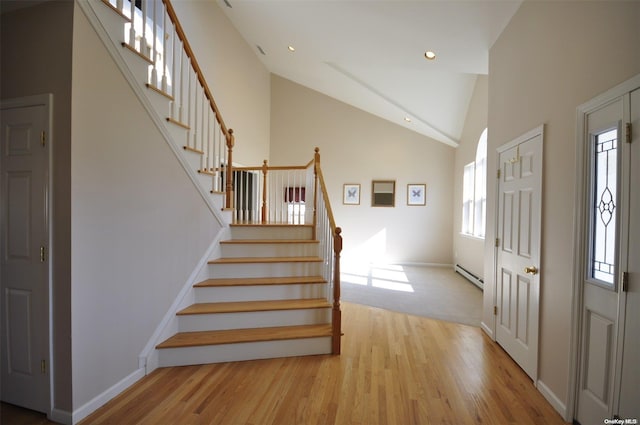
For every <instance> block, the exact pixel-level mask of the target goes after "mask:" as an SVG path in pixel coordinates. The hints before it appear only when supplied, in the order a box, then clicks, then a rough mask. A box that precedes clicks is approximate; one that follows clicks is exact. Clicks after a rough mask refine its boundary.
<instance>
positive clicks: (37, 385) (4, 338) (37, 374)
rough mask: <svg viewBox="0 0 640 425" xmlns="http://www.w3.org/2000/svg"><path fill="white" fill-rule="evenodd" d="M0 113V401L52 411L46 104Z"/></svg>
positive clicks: (22, 106)
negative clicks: (0, 206) (0, 382)
mask: <svg viewBox="0 0 640 425" xmlns="http://www.w3.org/2000/svg"><path fill="white" fill-rule="evenodd" d="M28 103H29V102H27V104H25V105H21V106H20V107H13V106H15V105H12V107H7V104H6V103H3V105H2V109H1V115H0V125H1V134H0V151H1V152H0V172H1V175H2V178H1V184H2V186H1V201H2V203H1V205H2V210H1V213H0V215H1V218H2V220H1V229H0V234H1V244H0V245H1V248H0V256H1V262H0V268H1V288H0V289H1V293H0V302H1V304H0V305H1V307H0V311H1V312H2V314H1V316H2V317H1V319H0V327H1V330H0V336H1V340H0V347H1V348H0V362H1V363H2V364H1V367H0V369H1V377H2V385H1V398H2V401H5V402H8V403H12V404H16V405H19V406H23V407H26V408H29V409H32V410H37V411H41V412H45V413H49V409H50V380H49V371H50V367H49V365H48V363H49V271H48V261H47V256H48V243H49V242H48V240H49V237H48V222H47V219H48V214H47V209H48V205H47V204H48V199H47V195H48V191H47V188H48V162H49V153H48V152H49V149H48V142H47V140H46V137H47V135H46V133H45V132H46V131H47V126H48V121H49V119H48V111H49V106H48V103H46V104H39V105H33V102H31V104H28Z"/></svg>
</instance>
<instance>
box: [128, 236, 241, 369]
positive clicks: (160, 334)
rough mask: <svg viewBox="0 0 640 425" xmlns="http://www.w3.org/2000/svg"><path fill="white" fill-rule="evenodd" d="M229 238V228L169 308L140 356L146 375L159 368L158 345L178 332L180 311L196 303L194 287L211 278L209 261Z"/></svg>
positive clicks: (205, 256) (208, 249)
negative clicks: (223, 241) (221, 242)
mask: <svg viewBox="0 0 640 425" xmlns="http://www.w3.org/2000/svg"><path fill="white" fill-rule="evenodd" d="M228 237H229V228H228V227H223V228H222V229H221V230H220V232H218V235H217V236H216V238H215V239H214V241H213V242H212V243H211V245H209V248H207V250H206V252H205V253H204V255H203V256H202V257H201V258H200V261H198V264H197V265H196V267H195V268H194V270H193V272H192V273H191V275H190V276H189V278H188V279H187V280H186V282H185V284H184V285H183V287H182V289H181V290H180V292H179V293H178V295H177V296H176V298H175V300H174V302H173V304H171V306H170V307H169V309H168V310H167V312H166V313H165V315H164V316H163V318H162V320H161V321H160V323H159V324H158V326H157V327H156V330H155V331H154V333H153V334H152V336H151V338H149V341H148V342H147V344H146V345H145V346H144V349H143V350H142V352H141V353H140V355H139V356H138V367H139V368H144V370H145V374H147V375H148V374H149V373H151V372H153V371H154V370H156V369H157V368H158V367H159V355H158V350H157V349H156V345H158V344H159V343H160V342H162V341H164V340H165V339H167V338H169V337H170V336H171V335H174V334H175V333H177V332H178V319H179V316H178V315H177V313H178V311H180V310H182V309H184V308H186V307H188V306H189V305H191V304H193V303H194V301H195V288H194V285H195V284H196V283H198V282H201V281H202V280H205V279H207V278H208V276H209V271H208V270H209V267H208V266H209V265H208V261H209V259H210V258H217V257H219V256H220V241H222V240H224V239H226V238H228Z"/></svg>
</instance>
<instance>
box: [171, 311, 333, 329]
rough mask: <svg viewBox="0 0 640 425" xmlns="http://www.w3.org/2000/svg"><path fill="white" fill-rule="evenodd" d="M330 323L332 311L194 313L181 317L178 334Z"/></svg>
mask: <svg viewBox="0 0 640 425" xmlns="http://www.w3.org/2000/svg"><path fill="white" fill-rule="evenodd" d="M330 321H331V309H330V308H314V309H304V310H274V311H249V312H244V313H220V314H190V315H183V316H178V331H179V332H198V331H218V330H225V329H248V328H268V327H274V326H298V325H319V324H322V323H329V322H330Z"/></svg>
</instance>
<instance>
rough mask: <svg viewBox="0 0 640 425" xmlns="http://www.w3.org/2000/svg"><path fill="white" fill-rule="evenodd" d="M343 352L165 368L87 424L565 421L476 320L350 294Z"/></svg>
mask: <svg viewBox="0 0 640 425" xmlns="http://www.w3.org/2000/svg"><path fill="white" fill-rule="evenodd" d="M343 332H344V334H345V335H344V337H343V344H342V354H341V355H340V356H329V355H328V356H312V357H296V358H286V359H274V360H259V361H247V362H238V363H224V364H214V365H203V366H187V367H175V368H166V369H158V370H156V371H155V372H153V373H152V374H150V375H149V376H147V377H145V378H144V379H142V380H141V381H139V382H138V383H137V384H135V385H134V386H132V387H131V388H130V389H128V390H127V391H126V392H124V393H123V394H121V395H120V396H118V397H117V398H115V399H114V400H112V401H111V402H109V403H108V404H107V405H105V406H104V407H102V408H101V409H99V410H98V411H96V412H95V413H94V414H93V415H91V416H89V417H88V418H86V419H85V420H84V421H83V422H82V424H83V425H89V424H119V425H121V424H149V425H151V424H153V425H157V424H225V425H226V424H230V425H234V424H256V425H268V424H278V425H289V424H300V425H308V424H363V425H364V424H366V425H370V424H392V425H408V424H480V423H483V424H510V423H511V424H536V425H541V424H562V423H564V422H563V421H562V420H561V418H560V416H559V415H558V414H557V413H556V412H555V411H554V410H553V408H552V407H551V406H550V405H549V404H548V403H547V402H546V401H545V400H544V398H543V397H542V395H541V394H540V393H539V392H538V391H537V390H536V389H535V388H534V386H533V384H532V382H531V381H530V379H529V378H528V377H527V376H526V374H525V373H524V372H523V371H522V370H521V369H520V368H519V367H518V366H517V365H516V364H515V363H514V362H513V361H512V360H511V359H510V358H509V356H508V355H507V354H505V352H504V351H503V350H502V349H501V348H500V347H499V346H498V345H496V344H495V343H493V342H492V341H491V340H490V339H489V338H487V337H486V335H484V334H483V332H482V331H481V330H480V329H479V328H477V327H472V326H466V325H460V324H455V323H449V322H443V321H437V320H432V319H427V318H424V317H417V316H410V315H406V314H400V313H394V312H390V311H386V310H382V309H377V308H372V307H366V306H362V305H358V304H351V303H343Z"/></svg>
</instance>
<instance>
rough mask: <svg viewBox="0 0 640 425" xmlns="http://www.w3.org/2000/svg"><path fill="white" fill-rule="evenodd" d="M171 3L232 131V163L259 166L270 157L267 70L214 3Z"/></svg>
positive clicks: (206, 0) (253, 50) (268, 82)
mask: <svg viewBox="0 0 640 425" xmlns="http://www.w3.org/2000/svg"><path fill="white" fill-rule="evenodd" d="M172 4H173V6H174V9H175V10H176V14H177V15H178V19H179V20H180V22H181V24H182V27H183V28H184V31H185V33H186V35H187V39H188V40H189V43H190V44H191V47H192V48H193V51H194V53H195V56H196V59H197V60H198V63H199V64H200V67H201V68H202V72H203V73H204V74H205V78H206V80H207V84H208V85H209V88H210V89H211V92H212V94H213V97H214V98H215V101H216V105H218V108H219V109H220V112H221V114H222V118H223V119H224V121H225V124H226V125H227V127H228V128H232V129H233V130H234V131H235V137H236V145H235V148H234V156H233V161H234V162H235V163H238V164H241V165H246V166H253V165H260V164H262V161H263V160H264V159H267V158H268V156H269V126H270V116H269V102H270V80H269V79H270V74H269V72H268V71H267V69H266V68H265V67H264V65H263V64H262V62H260V60H259V59H258V58H257V56H256V53H255V48H254V47H252V46H250V45H248V44H247V43H246V41H245V40H244V39H243V38H242V36H241V35H240V33H238V31H237V30H236V29H235V28H234V27H233V25H232V24H231V22H230V21H229V19H228V18H227V17H226V16H225V15H224V13H223V12H222V10H220V8H219V6H218V5H217V4H216V2H215V1H213V0H204V1H202V0H201V1H174V2H172Z"/></svg>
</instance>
